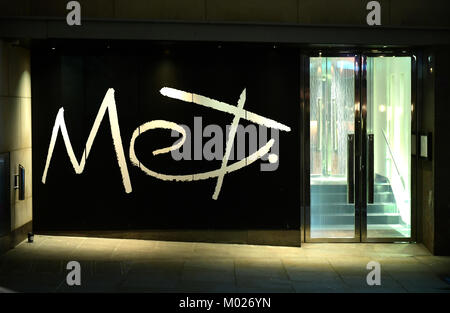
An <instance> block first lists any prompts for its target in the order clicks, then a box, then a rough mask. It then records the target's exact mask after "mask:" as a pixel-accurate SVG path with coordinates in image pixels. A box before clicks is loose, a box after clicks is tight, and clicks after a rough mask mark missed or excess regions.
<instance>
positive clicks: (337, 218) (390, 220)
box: [311, 213, 401, 225]
mask: <svg viewBox="0 0 450 313" xmlns="http://www.w3.org/2000/svg"><path fill="white" fill-rule="evenodd" d="M354 220H355V217H354V215H353V214H314V215H311V224H313V225H352V224H353V223H354ZM400 220H401V218H400V214H398V213H388V214H384V213H375V214H374V213H368V214H367V223H368V224H380V225H387V224H389V225H390V224H400Z"/></svg>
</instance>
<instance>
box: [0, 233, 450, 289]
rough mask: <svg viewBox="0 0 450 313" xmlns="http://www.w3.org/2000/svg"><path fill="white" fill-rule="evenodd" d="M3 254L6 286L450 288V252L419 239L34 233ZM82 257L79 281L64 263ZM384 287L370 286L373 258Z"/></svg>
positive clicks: (0, 267) (0, 272)
mask: <svg viewBox="0 0 450 313" xmlns="http://www.w3.org/2000/svg"><path fill="white" fill-rule="evenodd" d="M34 241H35V242H34V243H32V244H30V243H27V242H22V243H21V244H20V245H19V246H17V247H16V248H15V249H13V250H10V251H8V252H7V253H6V254H4V255H2V256H0V292H1V291H2V287H3V290H5V289H6V290H8V289H9V290H13V291H22V292H80V291H81V292H282V293H288V292H401V293H404V292H447V293H449V292H450V280H449V279H450V257H436V256H432V255H431V254H430V253H429V252H428V251H427V250H426V249H425V248H424V247H423V246H422V245H417V244H304V245H303V246H302V247H301V248H289V247H272V246H251V245H237V244H211V243H187V242H164V241H144V240H131V239H99V238H81V237H61V236H35V240H34ZM72 260H75V261H79V262H80V264H81V286H75V287H69V286H68V285H67V283H66V275H67V273H68V272H69V271H68V270H66V264H67V263H68V262H69V261H72ZM372 260H373V261H378V262H380V264H381V286H368V285H367V283H366V276H367V274H368V272H369V270H367V269H366V265H367V263H368V262H369V261H372Z"/></svg>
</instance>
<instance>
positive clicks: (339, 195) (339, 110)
mask: <svg viewBox="0 0 450 313" xmlns="http://www.w3.org/2000/svg"><path fill="white" fill-rule="evenodd" d="M356 66H357V59H356V57H355V56H342V57H340V56H339V57H312V58H310V64H309V68H310V190H311V198H310V199H311V203H310V204H311V206H310V208H311V211H310V221H309V222H310V223H309V226H310V227H309V234H310V237H311V238H346V239H348V240H350V241H351V240H353V239H356V238H357V235H358V233H357V230H359V229H358V228H357V226H358V225H357V221H356V219H355V217H356V213H355V198H354V196H353V195H354V182H350V184H349V179H348V178H349V177H350V176H351V177H352V178H353V169H352V168H350V169H349V167H348V164H349V162H353V160H354V159H352V158H354V150H353V151H350V154H349V148H351V149H353V145H354V143H355V103H356V102H355V99H356V98H355V97H356V89H355V83H356V81H357V71H356ZM350 141H351V144H352V146H351V147H349V142H350ZM349 194H350V196H349Z"/></svg>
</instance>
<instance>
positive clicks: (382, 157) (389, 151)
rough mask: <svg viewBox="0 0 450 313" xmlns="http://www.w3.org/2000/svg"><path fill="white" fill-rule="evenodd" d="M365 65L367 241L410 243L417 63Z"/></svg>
mask: <svg viewBox="0 0 450 313" xmlns="http://www.w3.org/2000/svg"><path fill="white" fill-rule="evenodd" d="M363 62H364V65H365V66H364V68H365V69H366V71H365V73H364V74H363V75H364V78H365V79H364V80H363V83H364V85H365V86H364V87H366V90H367V94H366V95H365V97H364V98H365V99H367V101H365V103H367V109H366V110H363V117H362V118H363V120H365V121H366V125H367V128H366V129H365V133H366V136H365V139H366V141H365V146H366V147H365V150H364V151H366V153H367V165H368V166H367V189H366V190H367V198H366V199H365V200H366V201H365V203H364V204H365V206H364V214H363V221H362V226H363V232H362V239H363V240H370V239H376V238H380V239H383V238H392V240H398V239H399V238H410V237H411V126H412V125H411V120H412V118H411V117H412V107H411V68H412V59H411V57H410V56H403V57H399V56H391V57H389V56H378V57H363ZM364 113H366V114H364Z"/></svg>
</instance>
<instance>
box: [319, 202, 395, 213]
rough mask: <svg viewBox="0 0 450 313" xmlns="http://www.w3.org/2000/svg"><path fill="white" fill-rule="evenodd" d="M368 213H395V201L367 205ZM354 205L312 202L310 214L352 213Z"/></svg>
mask: <svg viewBox="0 0 450 313" xmlns="http://www.w3.org/2000/svg"><path fill="white" fill-rule="evenodd" d="M367 211H368V213H371V214H372V213H397V212H398V211H397V206H396V204H395V203H375V204H370V205H369V206H368V207H367ZM353 212H355V205H354V204H349V203H319V204H316V203H312V204H311V214H353Z"/></svg>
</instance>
